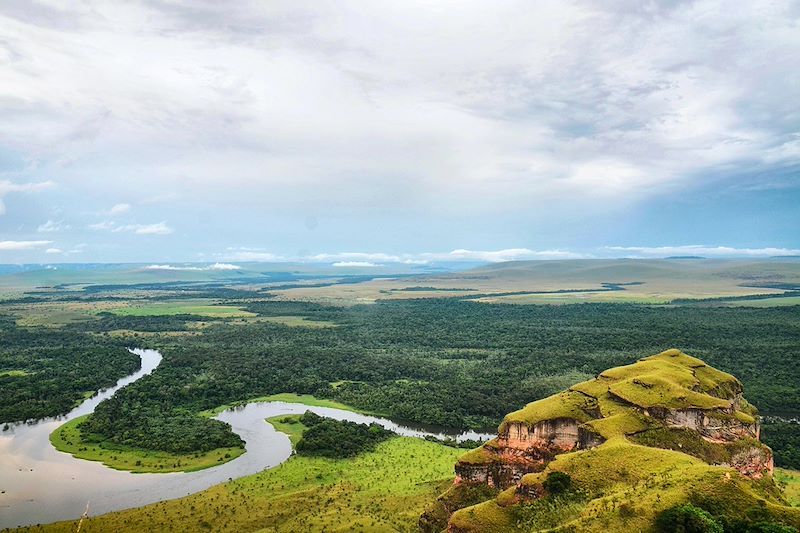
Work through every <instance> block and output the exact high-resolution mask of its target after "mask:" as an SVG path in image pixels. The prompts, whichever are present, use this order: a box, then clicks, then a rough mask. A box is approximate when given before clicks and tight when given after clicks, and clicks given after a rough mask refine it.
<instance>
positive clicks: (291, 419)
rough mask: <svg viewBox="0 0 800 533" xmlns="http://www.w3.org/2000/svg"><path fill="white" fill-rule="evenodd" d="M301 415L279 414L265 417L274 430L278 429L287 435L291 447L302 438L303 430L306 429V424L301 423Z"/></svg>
mask: <svg viewBox="0 0 800 533" xmlns="http://www.w3.org/2000/svg"><path fill="white" fill-rule="evenodd" d="M302 417H303V415H280V416H273V417H271V418H267V420H266V421H267V423H268V424H271V425H272V427H274V428H275V430H276V431H279V432H281V433H283V434H285V435H286V436H287V437H289V442H291V443H292V448H294V447H295V446H297V443H298V442H300V439H301V438H303V432H304V431H305V430H307V429H308V426H306V425H305V424H303V422H302V421H301V418H302Z"/></svg>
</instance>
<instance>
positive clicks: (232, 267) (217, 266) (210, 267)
mask: <svg viewBox="0 0 800 533" xmlns="http://www.w3.org/2000/svg"><path fill="white" fill-rule="evenodd" d="M241 268H242V267H240V266H238V265H232V264H230V263H214V264H213V265H207V266H203V267H197V266H173V265H169V264H165V265H148V266H146V267H144V269H145V270H240V269H241Z"/></svg>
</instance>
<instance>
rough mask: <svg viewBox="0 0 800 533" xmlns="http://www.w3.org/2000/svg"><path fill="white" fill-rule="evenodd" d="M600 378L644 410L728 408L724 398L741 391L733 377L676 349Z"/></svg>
mask: <svg viewBox="0 0 800 533" xmlns="http://www.w3.org/2000/svg"><path fill="white" fill-rule="evenodd" d="M600 376H601V378H605V379H608V380H612V381H614V383H612V384H610V385H609V391H610V392H612V393H613V394H614V395H616V396H618V397H620V398H622V399H623V400H625V401H627V402H629V403H632V404H634V405H638V406H640V407H645V408H649V407H666V408H672V409H691V408H695V409H717V408H723V409H724V408H729V407H730V406H731V402H730V401H729V400H728V399H727V398H731V397H732V396H733V395H734V394H736V393H739V392H741V390H742V386H741V383H739V381H738V380H737V379H736V378H735V377H733V376H731V375H730V374H726V373H725V372H720V371H718V370H715V369H712V368H710V367H708V366H707V365H706V364H705V363H703V362H702V361H701V360H700V359H697V358H694V357H690V356H688V355H686V354H684V353H682V352H680V351H679V350H667V351H665V352H662V353H660V354H658V355H654V356H651V357H646V358H644V359H640V360H639V361H637V362H636V363H634V364H632V365H627V366H622V367H617V368H612V369H610V370H606V371H605V372H603V373H602V374H601V375H600ZM720 396H722V397H720Z"/></svg>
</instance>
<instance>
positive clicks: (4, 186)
mask: <svg viewBox="0 0 800 533" xmlns="http://www.w3.org/2000/svg"><path fill="white" fill-rule="evenodd" d="M54 185H55V182H53V181H49V180H48V181H41V182H38V183H14V182H13V181H8V180H0V196H5V195H7V194H8V193H11V192H39V191H43V190H45V189H49V188H50V187H53V186H54Z"/></svg>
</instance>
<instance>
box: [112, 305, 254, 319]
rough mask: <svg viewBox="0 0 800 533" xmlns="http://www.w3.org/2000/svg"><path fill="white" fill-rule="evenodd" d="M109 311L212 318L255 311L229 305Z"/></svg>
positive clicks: (245, 314) (240, 315) (155, 307)
mask: <svg viewBox="0 0 800 533" xmlns="http://www.w3.org/2000/svg"><path fill="white" fill-rule="evenodd" d="M110 312H111V313H113V314H115V315H118V316H173V315H198V316H208V317H214V318H239V317H253V316H256V314H255V313H251V312H250V311H245V310H244V309H242V308H241V307H236V306H231V305H159V304H154V305H147V306H130V307H118V308H116V309H112V310H111V311H110Z"/></svg>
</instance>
